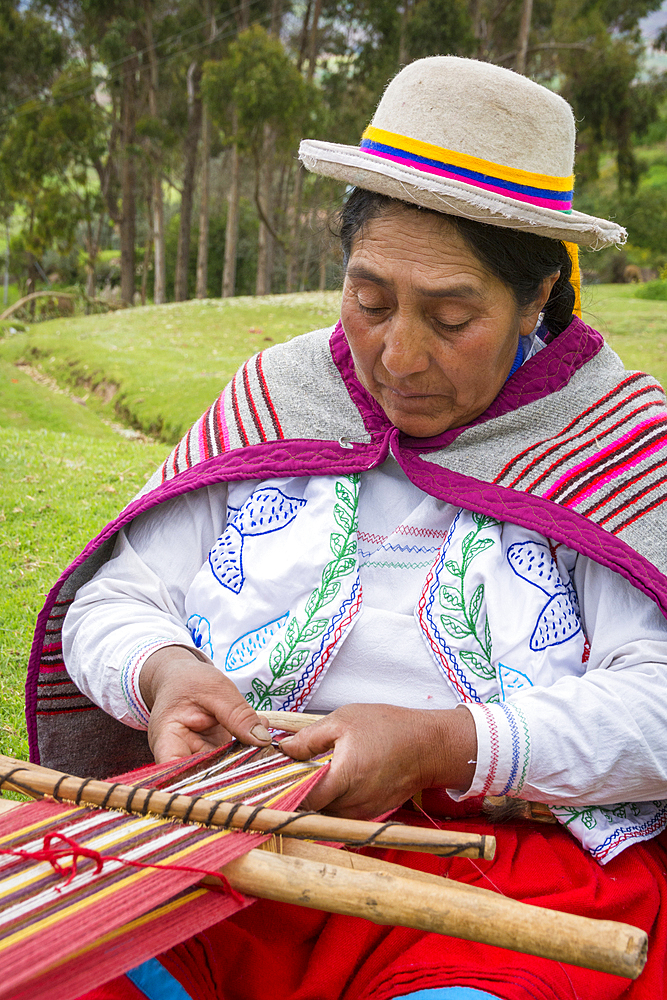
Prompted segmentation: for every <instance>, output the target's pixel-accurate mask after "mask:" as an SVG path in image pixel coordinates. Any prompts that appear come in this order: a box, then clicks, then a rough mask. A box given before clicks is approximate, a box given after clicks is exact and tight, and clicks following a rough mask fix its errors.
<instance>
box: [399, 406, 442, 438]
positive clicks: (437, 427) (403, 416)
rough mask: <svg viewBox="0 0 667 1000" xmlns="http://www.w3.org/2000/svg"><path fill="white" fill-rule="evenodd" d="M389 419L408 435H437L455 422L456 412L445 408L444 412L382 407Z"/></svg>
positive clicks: (420, 436) (422, 436) (424, 436)
mask: <svg viewBox="0 0 667 1000" xmlns="http://www.w3.org/2000/svg"><path fill="white" fill-rule="evenodd" d="M384 411H385V413H386V414H387V417H388V418H389V420H391V422H392V424H393V425H394V427H398V429H399V431H402V432H403V433H404V434H407V435H409V436H410V437H418V438H427V437H437V435H438V434H443V433H444V432H445V431H446V430H449V428H450V427H453V426H455V424H456V414H455V413H454V412H453V411H451V410H447V411H446V412H445V413H437V414H434V413H414V412H412V413H411V412H406V411H405V410H404V409H402V408H397V407H384Z"/></svg>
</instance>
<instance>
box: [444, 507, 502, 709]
mask: <svg viewBox="0 0 667 1000" xmlns="http://www.w3.org/2000/svg"><path fill="white" fill-rule="evenodd" d="M472 519H473V521H474V522H475V526H476V527H475V529H474V530H473V531H469V532H468V534H467V535H466V537H465V538H464V539H463V544H462V545H461V563H460V564H459V563H458V562H456V561H455V560H453V559H450V560H448V561H447V562H446V563H445V566H446V567H447V569H448V570H449V572H450V573H451V574H452V576H455V577H457V578H458V581H459V582H458V583H457V584H456V585H452V584H443V585H442V586H441V587H440V592H439V597H440V604H441V605H442V606H443V607H444V608H447V609H448V610H449V611H451V612H453V613H452V614H445V615H441V616H440V621H441V622H442V627H443V628H444V629H445V631H446V632H447V633H448V634H449V635H450V636H451V637H452V638H453V639H457V640H461V639H466V638H468V636H472V637H473V639H474V640H475V642H476V643H477V645H478V647H479V653H478V652H473V651H472V650H469V649H462V650H460V652H459V656H460V658H461V660H462V661H463V663H465V665H466V666H467V667H468V669H469V670H470V671H471V672H472V673H473V674H475V675H476V676H477V677H482V678H483V679H484V680H493V679H494V678H495V676H496V671H495V668H494V666H493V663H492V662H491V649H492V641H491V627H490V625H489V619H488V616H485V617H484V626H483V628H482V626H481V622H480V614H481V610H482V608H483V606H484V584H483V583H480V584H479V585H478V586H477V587H476V588H475V591H474V593H473V595H472V597H471V598H470V600H467V599H466V587H465V582H466V574H467V572H468V570H469V569H470V565H471V563H472V561H473V559H475V558H476V557H477V556H478V555H480V554H481V553H482V552H485V551H486V549H488V548H490V547H491V546H492V545H495V541H494V540H493V538H481V537H480V535H481V533H482V532H483V531H484V529H485V528H491V527H496V526H497V525H499V524H500V521H497V520H496V519H495V518H494V517H487V516H486V515H485V514H477V513H475V514H473V515H472ZM457 612H458V614H457ZM494 698H496V699H497V696H494Z"/></svg>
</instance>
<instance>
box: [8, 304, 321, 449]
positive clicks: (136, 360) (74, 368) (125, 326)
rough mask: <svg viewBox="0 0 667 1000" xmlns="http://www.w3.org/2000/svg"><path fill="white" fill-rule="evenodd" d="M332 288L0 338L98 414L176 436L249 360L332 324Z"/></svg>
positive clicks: (72, 322)
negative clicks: (261, 351)
mask: <svg viewBox="0 0 667 1000" xmlns="http://www.w3.org/2000/svg"><path fill="white" fill-rule="evenodd" d="M339 303H340V295H339V293H337V292H310V293H302V294H295V295H272V296H266V297H265V298H252V297H239V298H235V299H205V300H202V301H194V302H176V303H170V304H168V305H164V306H146V307H144V308H143V309H134V310H132V311H127V310H122V311H119V312H115V313H109V314H107V315H104V316H80V317H76V318H74V319H68V320H49V321H48V322H45V323H39V324H34V325H33V326H32V327H30V329H29V330H28V331H27V332H25V333H17V334H13V335H12V336H9V337H6V338H5V339H4V340H0V361H2V360H5V361H8V362H10V363H14V362H16V361H18V360H20V359H23V360H24V361H26V362H28V363H29V364H31V365H36V366H38V367H39V368H40V369H41V370H43V371H44V372H46V373H48V374H49V375H52V376H54V377H55V378H56V379H57V380H58V382H59V383H61V384H63V385H67V386H68V387H70V388H71V389H72V390H73V391H74V392H75V393H76V394H77V395H79V396H80V397H81V398H82V400H84V401H85V403H86V405H87V406H88V407H89V408H90V409H92V410H93V411H95V412H98V413H102V414H104V415H105V416H107V417H110V418H112V419H114V420H121V421H123V422H124V423H125V424H127V425H128V426H131V427H135V428H138V429H140V430H142V431H145V432H146V433H147V434H151V435H153V436H156V437H160V438H161V439H162V440H164V441H167V442H171V443H174V442H176V441H178V440H179V438H180V437H181V436H182V434H183V433H184V432H185V431H186V430H187V429H188V427H190V425H191V424H192V423H193V422H194V421H195V420H196V419H197V417H199V416H200V414H201V413H202V412H203V411H204V410H205V409H206V407H207V406H208V405H209V403H210V402H211V401H212V400H213V399H215V397H216V396H217V394H218V393H219V392H220V390H221V389H222V387H223V386H224V385H225V383H226V382H227V381H228V380H229V378H230V377H231V376H232V375H233V374H234V372H235V371H236V369H237V368H238V366H239V365H240V364H241V363H242V362H243V361H245V359H246V358H247V357H249V356H250V355H251V354H254V353H255V352H256V351H258V350H261V349H262V348H264V347H268V346H269V344H271V343H278V342H282V341H285V340H290V339H291V338H292V337H295V336H297V335H298V334H300V333H305V332H306V331H307V330H314V329H317V328H319V327H323V326H328V325H330V324H331V323H334V322H335V320H336V319H337V316H338V307H339Z"/></svg>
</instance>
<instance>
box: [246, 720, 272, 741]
mask: <svg viewBox="0 0 667 1000" xmlns="http://www.w3.org/2000/svg"><path fill="white" fill-rule="evenodd" d="M250 735H251V736H254V737H255V739H256V740H261V741H262V743H270V742H271V733H270V732H269V730H268V729H267V728H266V726H263V725H262V724H261V723H258V724H257V725H256V726H254V727H253V728H252V729H251V730H250Z"/></svg>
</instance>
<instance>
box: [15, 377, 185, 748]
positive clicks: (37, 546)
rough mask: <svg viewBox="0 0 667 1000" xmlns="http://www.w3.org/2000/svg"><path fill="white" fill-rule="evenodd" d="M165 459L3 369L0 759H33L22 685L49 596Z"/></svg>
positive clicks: (159, 447) (160, 451) (158, 447)
mask: <svg viewBox="0 0 667 1000" xmlns="http://www.w3.org/2000/svg"><path fill="white" fill-rule="evenodd" d="M166 451H167V447H166V445H164V444H142V443H139V442H134V441H128V440H125V439H124V438H123V437H121V436H120V435H119V434H117V433H115V432H114V431H113V430H111V429H110V428H109V427H107V426H106V425H105V424H104V423H102V421H101V419H100V418H99V417H98V416H97V415H96V414H94V413H91V412H90V411H89V410H87V409H86V408H85V407H83V406H81V405H78V404H77V403H75V402H72V401H71V400H70V399H69V398H68V397H67V396H66V395H64V394H62V393H57V392H54V391H53V390H52V389H49V388H47V387H46V386H43V385H36V384H35V383H34V382H33V381H32V379H30V378H28V376H27V375H26V374H25V373H24V372H22V371H20V370H18V369H16V368H15V367H14V366H13V365H10V364H8V363H7V362H1V361H0V482H1V483H2V489H1V490H0V582H1V584H2V592H1V594H0V705H1V706H2V707H1V711H0V753H5V754H9V755H11V756H18V757H26V756H27V753H28V746H27V737H26V733H25V721H24V717H23V684H24V681H25V671H26V666H27V661H28V653H29V650H30V644H31V641H32V632H33V628H34V622H35V618H36V616H37V613H38V612H39V610H40V608H41V605H42V603H43V599H44V596H45V595H46V593H47V592H48V590H49V589H50V587H51V586H52V584H53V583H54V582H55V580H56V579H57V578H58V576H59V575H60V572H61V571H62V569H63V568H64V567H65V566H66V565H67V564H68V563H69V562H70V561H71V560H72V558H73V557H74V556H76V555H77V554H78V552H79V551H80V550H81V549H82V548H83V546H84V545H85V543H86V541H87V540H88V539H89V538H90V537H91V535H94V534H95V533H96V532H97V531H99V529H100V528H101V527H103V526H104V524H106V523H107V521H109V520H110V519H111V518H112V517H113V516H114V514H115V513H116V512H117V511H118V509H119V508H120V507H122V506H123V505H124V504H125V503H126V502H127V501H128V500H129V499H131V497H132V496H133V495H134V494H135V493H136V492H137V491H138V490H139V488H140V487H141V486H142V485H143V483H144V482H145V480H146V479H147V478H148V476H149V475H150V474H151V473H152V472H153V470H154V468H155V467H156V466H157V465H158V464H159V462H161V461H162V459H163V458H164V455H165V452H166Z"/></svg>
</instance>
